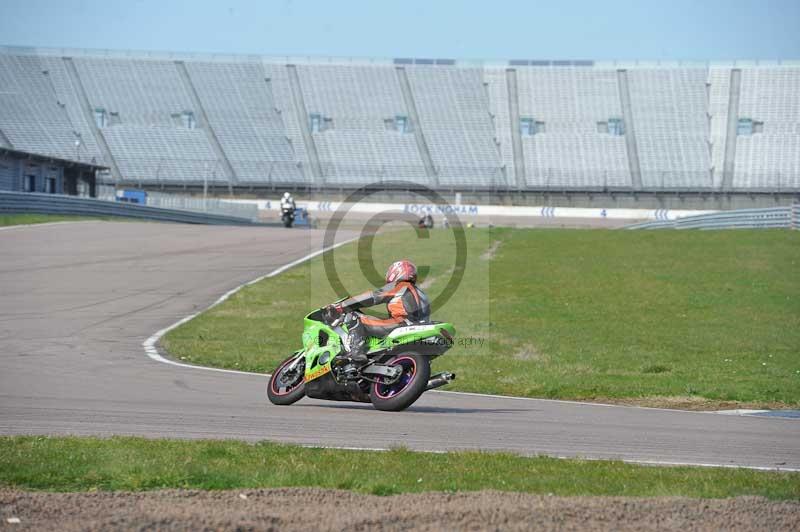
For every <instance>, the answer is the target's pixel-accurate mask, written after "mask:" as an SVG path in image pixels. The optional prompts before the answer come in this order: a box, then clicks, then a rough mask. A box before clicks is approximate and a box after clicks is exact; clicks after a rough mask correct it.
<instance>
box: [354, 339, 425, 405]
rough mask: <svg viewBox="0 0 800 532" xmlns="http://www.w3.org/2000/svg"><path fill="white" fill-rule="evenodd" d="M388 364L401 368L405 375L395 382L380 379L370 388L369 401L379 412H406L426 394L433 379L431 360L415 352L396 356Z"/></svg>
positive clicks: (383, 378)
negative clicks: (430, 380) (429, 380)
mask: <svg viewBox="0 0 800 532" xmlns="http://www.w3.org/2000/svg"><path fill="white" fill-rule="evenodd" d="M386 364H387V365H389V366H398V365H399V366H401V367H402V368H403V374H402V375H401V376H400V378H399V379H397V380H396V381H394V382H385V381H386V378H385V377H380V378H379V379H378V380H379V382H376V383H373V384H372V385H371V386H370V388H369V399H370V401H371V402H372V406H374V407H375V408H376V409H378V410H385V411H388V412H399V411H400V410H405V409H406V408H408V407H409V406H411V405H412V404H414V402H415V401H416V400H417V399H419V397H420V396H421V395H422V394H423V393H424V392H425V389H426V388H427V386H428V379H430V377H431V363H430V360H429V359H428V357H426V356H423V355H421V354H419V353H417V352H415V351H406V352H405V353H401V354H399V355H396V356H394V357H393V358H392V359H391V360H389V361H388V362H387V363H386Z"/></svg>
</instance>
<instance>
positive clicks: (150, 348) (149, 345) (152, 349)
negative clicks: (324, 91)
mask: <svg viewBox="0 0 800 532" xmlns="http://www.w3.org/2000/svg"><path fill="white" fill-rule="evenodd" d="M54 223H77V222H54ZM39 225H49V224H39ZM14 227H17V226H14ZM355 240H358V238H351V239H350V240H345V241H343V242H339V243H338V244H334V245H332V246H329V247H327V248H324V249H321V250H319V251H315V252H313V253H309V254H308V255H306V256H305V257H301V258H299V259H297V260H295V261H292V262H290V263H289V264H285V265H283V266H281V267H280V268H277V269H275V270H273V271H271V272H269V273H268V274H266V275H262V276H261V277H258V278H256V279H253V280H252V281H248V282H246V283H243V284H240V285H239V286H237V287H236V288H233V289H231V290H228V291H227V292H225V293H224V294H222V296H220V297H219V299H217V300H216V301H214V302H213V303H211V304H210V305H209V306H207V307H206V308H204V309H202V310H199V311H197V312H195V313H194V314H191V315H189V316H186V317H185V318H183V319H181V320H179V321H177V322H175V323H173V324H172V325H170V326H169V327H166V328H164V329H161V330H160V331H158V332H156V333H155V334H153V335H152V336H151V337H150V338H148V339H147V340H145V341H144V343H143V344H142V346H143V347H144V350H145V353H147V356H149V357H150V358H151V359H153V360H155V361H157V362H162V363H164V364H170V365H172V366H178V367H181V368H189V369H199V370H204V371H216V372H219V373H234V374H238V375H255V376H258V377H269V376H270V375H269V374H267V373H254V372H251V371H238V370H234V369H221V368H209V367H206V366H195V365H193V364H184V363H182V362H176V361H174V360H170V359H168V358H165V357H163V356H161V354H160V353H159V352H158V347H157V344H158V341H159V340H160V339H161V338H162V337H163V336H164V335H165V334H167V333H168V332H169V331H171V330H173V329H175V328H176V327H179V326H181V325H183V324H184V323H186V322H187V321H189V320H191V319H193V318H195V317H196V316H197V315H199V314H202V313H203V312H205V311H207V310H209V309H211V308H213V307H215V306H217V305H219V304H220V303H222V302H223V301H225V300H227V299H228V298H229V297H231V296H232V295H233V294H235V293H236V292H238V291H239V290H241V289H242V288H244V287H246V286H250V285H252V284H255V283H257V282H259V281H262V280H264V279H268V278H270V277H275V276H276V275H280V274H281V273H283V272H285V271H286V270H288V269H289V268H292V267H294V266H297V265H298V264H302V263H303V262H306V261H308V260H311V259H313V258H314V257H318V256H319V255H322V254H323V253H326V252H328V251H331V250H333V249H336V248H338V247H339V246H343V245H345V244H349V243H350V242H353V241H355ZM432 393H437V394H449V395H470V396H476V397H493V398H497V399H515V400H520V401H538V402H547V403H565V404H575V405H585V406H601V407H609V408H642V409H647V410H660V411H665V412H675V413H687V412H688V413H692V414H716V413H717V412H707V411H706V412H703V411H693V410H674V409H669V408H653V407H646V406H627V405H610V404H603V403H587V402H582V401H566V400H561V399H537V398H534V397H514V396H507V395H492V394H482V393H473V392H450V391H445V390H432ZM722 413H728V414H730V413H733V412H731V411H722ZM737 413H738V412H737ZM740 415H741V414H740ZM301 447H308V448H314V449H341V450H348V451H379V452H387V451H391V449H389V448H383V447H351V446H336V445H313V444H308V445H301ZM412 450H413V451H414V452H424V453H433V454H445V453H447V452H449V451H447V450H434V449H412ZM541 456H549V457H551V458H558V459H562V460H614V459H609V458H592V457H581V456H557V455H541ZM617 461H620V462H624V463H626V464H636V465H651V466H690V467H722V468H730V469H753V470H758V471H781V472H800V469H797V468H790V467H764V466H747V465H735V464H710V463H703V462H699V463H698V462H673V461H660V460H626V459H617Z"/></svg>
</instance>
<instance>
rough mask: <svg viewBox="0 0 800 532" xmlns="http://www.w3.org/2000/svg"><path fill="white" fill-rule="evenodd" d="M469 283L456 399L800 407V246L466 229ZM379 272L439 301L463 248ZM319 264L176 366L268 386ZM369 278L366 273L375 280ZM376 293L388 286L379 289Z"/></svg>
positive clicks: (408, 236) (178, 336)
mask: <svg viewBox="0 0 800 532" xmlns="http://www.w3.org/2000/svg"><path fill="white" fill-rule="evenodd" d="M466 236H467V261H466V266H465V268H464V269H463V280H462V282H461V284H460V285H459V287H458V289H457V290H456V291H455V292H454V293H453V295H452V297H451V299H450V300H449V301H448V302H447V303H446V304H445V305H444V306H442V307H441V308H438V309H436V310H435V312H434V316H433V318H434V319H437V320H442V321H451V322H453V323H454V324H455V326H456V329H457V333H458V342H457V344H456V346H455V347H454V348H453V349H451V350H450V351H449V352H448V353H447V354H446V355H445V356H443V357H441V358H440V359H438V360H437V361H436V362H435V363H434V366H435V367H434V370H437V369H439V370H444V369H448V370H452V371H455V372H456V373H458V380H456V381H455V383H454V384H453V385H451V386H450V387H448V389H453V390H461V391H470V392H482V393H494V394H505V395H517V396H528V397H545V398H559V399H577V400H590V401H603V402H614V403H630V404H638V405H647V406H662V407H678V408H691V409H715V408H735V407H750V408H756V407H767V408H781V407H797V406H798V405H800V232H797V231H780V230H774V231H773V230H761V231H703V232H698V231H601V230H597V231H585V230H530V229H529V230H512V229H491V230H490V229H468V230H467V233H466ZM366 244H370V241H366V242H364V241H362V243H361V244H360V245H361V246H363V247H362V252H363V253H362V254H361V257H362V258H361V259H359V254H358V253H357V249H358V245H356V244H350V245H347V246H343V247H341V248H338V249H337V250H335V251H333V252H331V253H332V254H333V258H334V263H335V264H336V267H337V271H338V272H339V275H340V277H341V279H342V282H343V285H344V286H345V288H346V289H347V290H348V291H351V292H357V291H362V290H365V289H367V288H369V287H371V286H373V282H371V281H370V279H369V278H368V277H365V274H363V273H362V272H361V266H364V265H366V266H370V265H371V259H370V258H369V257H370V252H369V250H368V249H367V248H368V247H369V246H366ZM371 245H372V247H373V248H372V251H371V256H372V257H374V258H375V268H376V270H377V271H382V270H383V269H385V267H386V265H387V264H388V263H389V262H390V261H391V260H393V259H395V258H400V257H408V258H410V259H412V260H414V261H415V262H416V263H417V264H418V265H421V266H424V267H427V274H426V275H424V276H423V279H421V282H422V284H423V286H425V287H426V290H427V292H428V294H429V295H430V296H431V298H432V299H435V298H436V297H437V295H439V294H441V293H442V292H443V290H444V288H445V285H446V284H447V282H448V279H449V278H450V276H451V274H452V273H453V272H454V271H456V270H455V267H454V256H455V244H454V241H453V238H452V234H451V233H449V232H446V231H436V230H434V231H432V232H431V233H430V235H429V237H428V238H417V235H416V234H415V233H414V232H412V231H410V230H395V231H386V232H382V233H379V234H378V236H377V237H375V238H374V241H373V242H371ZM322 264H323V261H322V259H321V258H317V259H314V260H312V261H310V262H308V263H304V264H302V265H299V266H297V267H295V268H292V269H290V270H288V271H286V272H285V273H283V274H281V275H279V276H277V277H274V278H271V279H266V280H264V281H262V282H260V283H257V284H255V285H253V286H250V287H247V288H245V289H244V290H242V291H240V292H238V293H237V294H236V295H234V296H233V297H231V298H230V299H229V300H228V301H226V302H225V303H223V304H222V305H219V306H217V307H215V308H214V309H212V310H210V311H208V312H206V313H203V314H201V315H200V316H198V317H197V318H195V319H193V320H191V321H190V322H188V323H186V324H184V325H182V326H181V327H179V328H177V329H175V330H173V331H171V332H170V333H169V334H168V335H167V336H166V337H165V338H164V339H163V345H164V347H165V348H166V349H167V351H168V353H169V354H170V355H171V356H173V357H174V358H177V359H181V360H185V361H188V362H192V363H197V364H202V365H210V366H217V367H224V368H232V369H241V370H249V371H256V372H269V371H271V370H272V369H274V367H275V366H276V364H277V363H278V361H279V360H281V359H283V358H285V357H286V356H287V355H288V354H289V353H291V352H292V351H294V350H295V349H298V348H299V346H300V334H301V331H302V317H303V316H304V315H305V314H306V313H307V312H308V311H309V310H310V309H313V308H316V307H319V306H321V305H323V304H325V303H328V302H330V301H333V300H334V299H336V298H337V295H336V294H335V292H334V291H333V289H332V288H331V283H330V282H329V281H328V276H327V275H326V272H325V271H324V268H323V265H322ZM367 271H369V270H368V268H367ZM372 281H374V282H377V280H376V279H375V277H374V274H373V277H372Z"/></svg>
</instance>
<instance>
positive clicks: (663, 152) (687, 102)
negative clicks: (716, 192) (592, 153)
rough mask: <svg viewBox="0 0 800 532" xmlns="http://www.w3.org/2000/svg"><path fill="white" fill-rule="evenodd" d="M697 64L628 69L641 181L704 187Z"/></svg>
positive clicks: (701, 86)
mask: <svg viewBox="0 0 800 532" xmlns="http://www.w3.org/2000/svg"><path fill="white" fill-rule="evenodd" d="M707 79H708V71H707V70H706V69H702V68H686V69H684V68H663V69H647V68H645V69H634V70H630V71H629V72H628V80H629V90H630V95H631V107H632V111H633V122H634V127H635V128H636V142H637V147H638V152H639V164H640V167H641V172H642V184H643V185H644V186H645V187H654V188H668V189H669V188H687V187H697V188H704V187H706V188H710V187H711V186H712V181H711V161H710V155H709V149H708V147H709V144H708V143H709V138H710V135H709V127H708V107H707V96H706V81H707Z"/></svg>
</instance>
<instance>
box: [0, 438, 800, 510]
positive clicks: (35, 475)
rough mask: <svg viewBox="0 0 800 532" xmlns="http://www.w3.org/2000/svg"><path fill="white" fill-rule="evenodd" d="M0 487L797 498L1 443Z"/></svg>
mask: <svg viewBox="0 0 800 532" xmlns="http://www.w3.org/2000/svg"><path fill="white" fill-rule="evenodd" d="M365 464H368V465H365ZM0 485H4V486H7V487H13V488H18V489H29V490H50V491H86V490H129V491H138V490H151V489H161V488H196V489H234V488H273V487H291V486H314V487H323V488H339V489H348V490H354V491H359V492H364V493H373V494H376V495H391V494H395V493H405V492H422V491H473V490H481V489H496V490H506V491H520V492H530V493H541V494H547V493H552V494H554V495H565V496H566V495H587V496H588V495H618V496H642V497H645V496H646V497H660V496H685V497H707V498H720V497H735V496H739V495H762V496H765V497H769V498H772V499H799V498H800V474H798V473H779V472H764V471H751V470H744V469H722V468H692V467H651V466H639V465H632V464H625V463H622V462H614V461H595V460H559V459H557V458H544V457H537V458H527V457H521V456H517V455H512V454H506V453H483V452H453V453H446V454H430V453H417V452H411V451H407V450H402V449H398V450H393V451H389V452H377V451H367V452H365V451H345V450H336V449H311V448H304V447H297V446H292V445H281V444H275V443H267V442H262V443H257V444H248V443H244V442H237V441H177V440H147V439H142V438H128V437H125V438H123V437H115V438H110V439H100V438H74V437H66V438H60V437H59V438H54V437H37V436H17V437H2V438H0Z"/></svg>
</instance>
